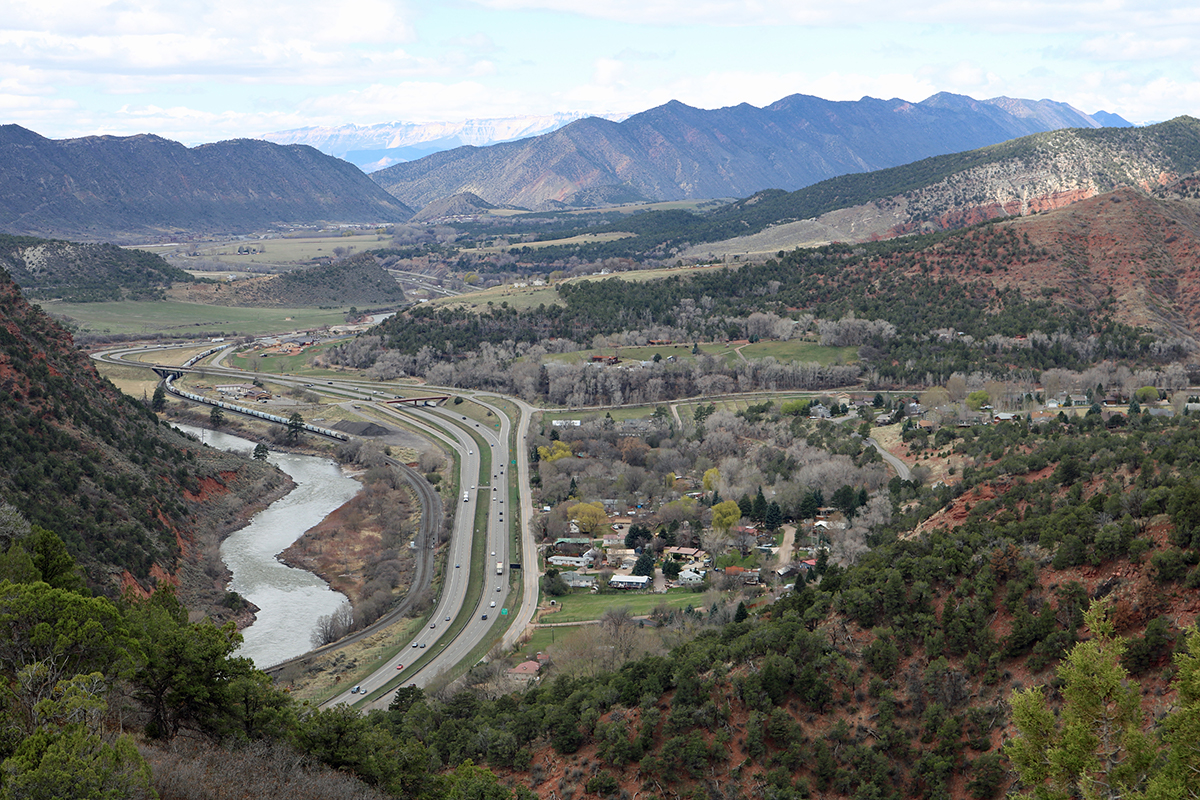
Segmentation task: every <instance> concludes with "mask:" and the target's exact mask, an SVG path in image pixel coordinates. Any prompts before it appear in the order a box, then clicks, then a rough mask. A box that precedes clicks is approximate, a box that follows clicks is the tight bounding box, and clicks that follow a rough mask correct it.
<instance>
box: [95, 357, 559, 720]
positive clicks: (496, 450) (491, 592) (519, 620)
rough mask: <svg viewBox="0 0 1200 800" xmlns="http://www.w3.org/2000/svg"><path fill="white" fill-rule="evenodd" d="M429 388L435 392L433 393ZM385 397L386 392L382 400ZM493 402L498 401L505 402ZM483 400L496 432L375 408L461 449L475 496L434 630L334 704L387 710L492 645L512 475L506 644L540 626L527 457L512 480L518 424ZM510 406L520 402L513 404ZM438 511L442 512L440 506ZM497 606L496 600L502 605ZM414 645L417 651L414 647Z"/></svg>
mask: <svg viewBox="0 0 1200 800" xmlns="http://www.w3.org/2000/svg"><path fill="white" fill-rule="evenodd" d="M167 349H171V347H170V346H162V345H159V346H154V347H137V348H121V349H119V350H112V351H107V352H105V353H98V354H96V355H95V356H94V357H95V358H97V359H98V360H102V361H107V362H110V363H122V364H125V365H137V366H141V367H147V368H148V367H150V366H151V364H149V363H146V362H138V361H132V360H127V359H126V357H127V356H132V355H133V354H135V353H141V352H146V351H149V350H167ZM222 355H224V354H222ZM218 360H219V358H218ZM201 369H202V370H203V371H204V372H205V373H207V374H211V375H220V376H228V377H231V378H235V379H240V380H244V379H245V377H246V374H247V373H245V372H244V371H242V370H239V369H236V368H231V367H223V366H215V365H206V366H204V367H202V368H201ZM264 377H267V376H264ZM269 378H270V380H271V381H272V382H274V383H281V384H284V385H292V386H303V387H305V388H310V389H312V390H315V391H318V392H322V393H325V394H327V395H332V396H333V397H335V398H339V399H343V400H348V401H356V402H358V403H362V402H370V401H379V400H382V399H383V398H384V397H387V396H389V395H390V393H391V392H392V391H394V389H395V387H394V386H389V385H387V384H378V383H375V382H372V381H362V380H337V381H326V382H325V383H324V384H315V383H313V382H311V381H310V380H308V379H301V378H292V377H288V376H278V375H274V374H272V375H271V376H269ZM430 388H431V389H432V388H433V387H430ZM385 390H386V392H387V394H384V391H385ZM492 397H495V398H499V396H492ZM506 399H507V398H506ZM479 402H480V404H481V405H482V406H484V407H486V408H488V409H489V410H491V411H492V413H493V415H494V418H495V419H496V421H497V427H496V428H488V427H486V426H484V425H482V424H480V423H477V422H475V421H474V420H470V419H468V418H466V417H465V416H463V415H461V414H455V413H454V411H453V407H452V406H451V407H448V408H436V407H419V408H412V407H409V406H405V407H404V408H403V409H400V408H396V407H394V406H389V405H385V404H383V403H380V402H375V403H372V406H371V408H372V409H373V410H374V411H375V412H376V413H377V414H380V415H385V416H392V417H396V418H403V419H404V420H405V422H406V423H407V424H408V425H409V426H411V427H414V428H417V429H418V430H420V431H421V432H423V433H424V434H425V435H427V436H430V437H433V438H436V439H439V440H441V441H443V442H445V443H446V444H447V446H449V447H451V448H452V449H454V450H455V452H456V453H458V455H459V461H460V467H461V471H460V485H461V486H462V487H463V488H464V490H465V491H466V492H467V495H468V497H467V501H466V502H463V503H461V504H458V503H457V502H456V504H455V505H456V509H457V513H456V515H455V525H454V529H453V531H452V533H451V537H450V542H449V546H448V552H447V562H446V567H445V570H444V574H445V576H446V577H445V580H444V581H443V586H442V591H441V596H440V597H439V598H438V600H437V603H436V606H435V609H434V612H433V613H432V614H431V615H430V617H429V620H428V624H429V625H431V626H432V627H424V628H422V630H421V632H420V633H419V634H418V635H417V636H416V637H414V639H413V640H412V642H411V643H407V646H406V647H405V648H404V649H403V650H402V651H401V652H400V653H398V654H397V655H396V656H395V657H394V658H392V659H390V660H389V661H388V662H387V663H385V664H383V665H381V667H380V668H379V669H378V670H376V671H375V672H373V673H372V674H371V675H370V676H368V677H366V678H364V679H363V680H362V681H361V682H360V684H359V685H360V686H361V687H362V688H363V691H360V692H359V693H355V694H351V693H349V691H347V692H344V693H342V694H340V695H338V696H337V697H335V698H333V699H332V700H331V701H330V703H331V704H336V703H340V702H354V701H359V704H360V705H361V704H362V700H364V699H366V698H364V695H367V697H369V698H370V700H369V704H370V705H371V706H372V707H386V706H387V704H388V703H390V697H391V692H390V691H384V690H385V687H386V685H387V684H388V683H389V682H392V681H393V680H394V679H395V678H396V677H397V673H398V672H399V673H400V674H401V676H402V680H403V682H404V684H409V683H415V684H416V685H418V686H423V685H426V684H427V683H428V682H430V681H432V680H433V679H434V678H435V677H437V675H439V674H440V673H441V672H443V671H445V670H447V669H450V668H451V667H453V666H455V665H456V664H457V663H459V662H460V661H462V660H463V659H465V658H467V657H468V656H469V655H470V654H471V652H472V651H473V650H475V649H476V647H477V646H478V645H479V643H480V642H484V641H488V640H489V637H492V633H491V631H492V626H493V625H494V624H495V623H496V621H497V619H498V617H499V614H498V613H497V612H499V611H501V610H502V609H504V608H505V607H506V601H507V599H508V597H509V578H510V575H509V572H510V564H511V563H512V561H513V556H514V553H513V552H512V550H511V547H510V537H509V536H508V532H509V530H510V526H511V525H512V513H511V510H510V509H509V508H508V505H509V492H508V480H509V478H510V477H512V478H513V479H514V480H517V485H518V487H520V490H519V497H520V502H521V504H522V507H523V511H524V513H520V514H519V515H518V516H519V517H520V520H521V523H522V524H521V542H522V547H521V554H522V559H521V563H522V567H523V569H522V570H521V572H522V574H523V577H524V584H523V587H522V588H523V592H522V605H521V607H520V608H517V609H509V611H510V613H512V614H513V616H514V620H513V624H512V625H511V626H510V628H509V630H508V634H509V635H507V636H505V643H514V642H515V641H516V639H517V638H519V637H520V635H521V634H522V633H523V632H524V629H525V626H526V624H527V623H528V621H529V620H530V619H532V616H533V613H534V610H535V606H536V603H537V591H536V590H537V578H538V575H537V559H536V551H535V550H534V548H533V537H532V529H531V526H530V525H529V516H530V514H529V512H530V511H531V510H532V499H531V494H530V489H529V481H528V479H525V480H520V479H519V478H518V476H519V475H527V474H528V453H527V452H525V450H526V448H524V447H518V453H519V455H520V459H519V464H518V467H517V469H518V474H517V476H510V474H509V473H510V471H511V462H512V460H513V454H512V453H510V451H509V440H510V435H511V432H512V421H511V420H510V419H509V418H508V416H507V415H506V414H504V413H503V412H502V410H501V409H500V408H499V406H498V405H497V404H496V401H495V400H492V401H491V402H489V401H488V400H487V398H484V397H480V398H479ZM508 402H513V401H512V400H511V399H508ZM520 405H521V406H522V409H521V422H520V426H519V429H520V436H521V437H522V440H523V439H524V437H525V436H526V435H527V430H528V424H529V415H530V413H531V412H532V407H530V406H528V405H525V404H520ZM471 434H475V435H477V436H480V437H482V439H483V441H484V443H485V445H486V446H487V447H488V449H489V450H490V451H492V453H493V460H492V464H493V466H494V469H493V471H492V472H491V473H490V474H487V475H485V474H481V471H480V470H481V460H480V455H479V452H477V451H478V449H479V445H478V444H477V443H476V440H475V439H474V438H472V435H471ZM414 474H415V473H414ZM418 480H419V482H420V483H421V484H425V486H426V490H428V485H427V484H426V483H425V481H424V480H423V478H420V477H418ZM419 496H420V493H419ZM479 502H486V503H487V505H488V512H487V515H486V524H485V526H484V530H483V531H480V532H479V533H481V534H482V535H484V536H485V537H486V538H485V540H484V541H483V542H482V545H483V547H484V548H485V550H484V552H485V553H486V555H484V556H483V568H482V573H483V574H482V575H473V574H472V569H471V562H472V558H471V548H472V545H473V543H474V540H475V535H476V533H477V532H476V531H475V530H474V522H475V509H476V505H477V503H479ZM438 505H439V509H440V503H439V504H438ZM506 515H507V517H508V519H507V521H506V520H505V516H506ZM506 523H507V524H506ZM427 527H428V528H429V535H428V538H426V539H424V541H422V542H418V545H419V546H418V551H419V552H420V556H421V557H420V558H419V561H424V560H426V559H428V560H429V561H430V562H431V561H432V552H433V551H432V549H431V548H429V547H427V546H425V545H426V544H427V543H428V542H432V541H433V540H434V537H435V536H436V535H437V530H438V529H439V527H440V517H437V516H436V515H430V516H428V518H427V515H425V514H423V515H422V529H423V530H424V529H426V528H427ZM496 562H500V563H501V564H502V573H503V574H502V575H497V574H496V569H495V565H496ZM453 565H458V566H453ZM432 571H433V570H432V565H431V563H430V568H428V569H426V570H424V575H425V576H426V577H425V580H424V581H423V585H424V586H428V580H429V577H431V575H432ZM470 581H478V582H479V584H480V587H481V589H482V591H480V592H479V599H478V600H477V602H476V603H475V604H474V605H473V606H471V607H470V608H466V607H464V605H465V598H466V597H467V590H468V586H469V582H470ZM418 588H421V587H418ZM496 589H499V591H495V590H496ZM418 594H420V592H419V591H412V592H411V593H410V596H409V597H408V598H406V600H405V603H404V608H403V610H401V609H399V608H398V609H396V610H394V611H393V612H391V613H389V615H388V616H387V619H388V620H389V622H395V621H397V620H398V619H399V616H400V615H402V614H403V613H404V612H406V611H408V609H409V607H410V606H411V603H412V598H413V597H415V596H417V595H418ZM493 603H495V606H494V607H493V605H492V604H493ZM484 614H487V615H488V619H487V620H484V619H483V615H484ZM447 617H449V618H450V619H449V621H447V619H446V618H447ZM380 627H381V625H379V624H376V625H373V626H371V628H370V629H368V630H365V631H362V632H360V633H359V634H357V635H354V637H353V640H358V639H361V638H363V637H364V636H367V635H370V634H371V633H375V632H377V631H378V630H379V629H380ZM348 641H352V640H351V639H350V638H349V637H348V638H347V639H343V640H342V641H341V642H339V643H335V644H334V645H328V646H327V647H326V648H323V649H322V651H321V652H327V651H328V650H331V649H336V648H338V647H342V646H345V644H346V643H347V642H348ZM412 645H415V647H413V646H412ZM422 645H424V646H422ZM431 653H432V654H434V655H433V656H432V657H429V658H425V660H424V661H422V662H421V663H420V664H419V668H418V669H417V671H415V672H413V671H411V670H412V667H411V664H412V663H413V661H419V660H420V659H421V658H422V657H423V656H428V655H429V654H431ZM310 655H311V654H310ZM303 658H305V657H303V656H302V657H301V659H303ZM400 664H406V665H410V666H409V669H408V670H405V671H401V670H398V669H397V666H398V665H400Z"/></svg>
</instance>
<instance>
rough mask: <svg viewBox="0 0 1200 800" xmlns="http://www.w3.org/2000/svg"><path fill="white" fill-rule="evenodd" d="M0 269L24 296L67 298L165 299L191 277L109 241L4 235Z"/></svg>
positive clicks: (0, 245)
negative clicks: (168, 290)
mask: <svg viewBox="0 0 1200 800" xmlns="http://www.w3.org/2000/svg"><path fill="white" fill-rule="evenodd" d="M0 268H4V269H7V270H8V273H9V275H10V276H11V277H12V279H13V280H14V281H15V282H16V284H17V285H18V286H20V287H21V290H22V292H23V293H24V294H25V296H26V297H32V298H36V299H46V300H50V299H62V300H65V301H67V302H69V303H87V302H95V301H105V300H124V299H131V300H161V299H162V297H163V290H164V289H166V288H167V287H169V286H170V285H171V283H172V282H173V281H189V282H190V281H192V280H194V279H193V278H192V276H191V275H188V274H187V273H186V272H184V271H183V270H181V269H176V268H175V267H172V266H171V265H170V264H168V263H167V262H166V261H164V260H163V259H162V258H161V257H160V256H157V255H154V254H153V253H148V252H146V251H145V250H127V249H125V248H121V247H117V246H116V245H111V244H79V243H76V242H63V241H57V240H50V239H37V238H34V237H32V236H4V235H0Z"/></svg>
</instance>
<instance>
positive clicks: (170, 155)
mask: <svg viewBox="0 0 1200 800" xmlns="http://www.w3.org/2000/svg"><path fill="white" fill-rule="evenodd" d="M411 216H412V211H411V209H409V208H407V207H406V206H404V204H402V203H400V202H398V201H397V200H396V199H395V198H394V197H392V196H390V195H388V194H387V193H386V192H383V191H381V190H380V189H379V188H378V187H377V186H376V185H375V184H374V183H372V182H371V181H370V180H369V179H368V178H367V177H366V176H365V175H363V174H362V172H361V171H360V170H358V169H357V168H355V167H354V166H353V165H352V164H348V163H346V162H345V161H340V160H338V159H336V158H332V157H331V156H327V155H324V154H322V153H320V152H318V151H316V150H314V149H313V148H311V147H304V146H299V145H292V146H288V147H283V146H280V145H276V144H270V143H268V142H262V141H258V140H254V139H238V140H233V141H227V142H217V143H215V144H206V145H201V146H199V147H194V148H190V149H189V148H187V147H184V146H183V145H181V144H179V143H178V142H172V141H169V140H167V139H163V138H160V137H158V136H152V135H140V136H128V137H122V138H118V137H112V136H89V137H85V138H82V139H63V140H52V139H46V138H45V137H42V136H39V135H38V134H36V133H34V132H32V131H28V130H26V129H24V128H21V127H19V126H17V125H4V126H0V232H6V233H16V234H30V235H35V236H50V237H62V238H71V239H86V240H97V239H109V240H119V241H134V240H145V239H146V238H147V237H161V236H171V235H173V234H174V233H177V232H181V231H200V232H230V233H239V232H247V231H251V230H262V229H266V228H270V227H274V226H282V225H294V224H306V225H312V224H321V223H337V222H368V223H369V222H400V221H404V220H407V219H408V218H409V217H411Z"/></svg>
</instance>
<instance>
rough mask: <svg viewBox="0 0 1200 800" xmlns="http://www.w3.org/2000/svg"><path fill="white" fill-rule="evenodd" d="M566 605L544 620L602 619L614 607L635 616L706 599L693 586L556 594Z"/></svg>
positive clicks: (576, 620)
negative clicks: (656, 590)
mask: <svg viewBox="0 0 1200 800" xmlns="http://www.w3.org/2000/svg"><path fill="white" fill-rule="evenodd" d="M555 599H556V600H557V601H558V604H559V605H560V606H562V611H559V612H556V613H554V614H547V615H545V616H544V617H542V619H541V621H542V622H546V623H555V622H582V621H584V620H590V619H600V617H601V616H603V615H604V612H605V611H607V610H608V609H610V608H628V609H629V613H631V614H633V615H634V616H644V615H646V614H649V613H650V612H651V611H652V610H653V609H654V608H656V607H657V606H660V605H666V606H669V607H671V608H685V607H687V606H689V605H690V606H698V605H700V604H701V603H702V602H703V600H704V595H703V594H700V593H697V592H693V591H691V590H690V589H670V590H668V591H667V593H666V594H641V593H633V592H630V593H627V594H621V593H617V594H587V593H580V594H569V595H566V596H564V597H557V598H555Z"/></svg>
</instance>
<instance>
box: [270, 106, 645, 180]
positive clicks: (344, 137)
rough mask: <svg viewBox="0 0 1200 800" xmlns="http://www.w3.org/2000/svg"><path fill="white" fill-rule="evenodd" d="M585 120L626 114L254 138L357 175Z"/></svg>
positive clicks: (303, 131)
mask: <svg viewBox="0 0 1200 800" xmlns="http://www.w3.org/2000/svg"><path fill="white" fill-rule="evenodd" d="M588 116H599V117H600V118H602V119H608V120H613V121H619V120H622V119H625V118H626V117H627V116H629V115H628V114H599V115H591V114H583V113H580V112H563V113H559V114H543V115H526V116H518V117H500V118H496V119H468V120H463V121H461V122H383V123H379V124H377V125H338V126H336V127H332V128H330V127H307V128H294V129H291V130H285V131H274V132H272V133H264V134H263V135H262V136H260V137H259V138H260V139H265V140H266V141H268V142H274V143H276V144H307V145H309V146H311V147H315V148H317V149H318V150H320V151H321V152H322V153H325V154H327V155H331V156H336V157H337V158H342V159H345V160H346V161H349V162H350V163H351V164H354V165H355V166H357V167H359V168H360V169H362V170H363V172H374V171H375V170H379V169H383V168H384V167H389V166H391V165H392V164H398V163H401V162H404V161H414V160H416V159H418V158H423V157H424V156H427V155H430V154H431V153H437V152H440V151H442V150H451V149H453V148H455V147H462V146H464V145H470V146H473V147H485V146H487V145H491V144H497V143H499V142H510V141H515V140H517V139H525V138H528V137H530V136H538V135H541V134H544V133H550V132H551V131H555V130H558V129H559V128H561V127H562V126H564V125H566V124H567V123H570V122H574V121H576V120H579V119H583V118H585V117H588Z"/></svg>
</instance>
